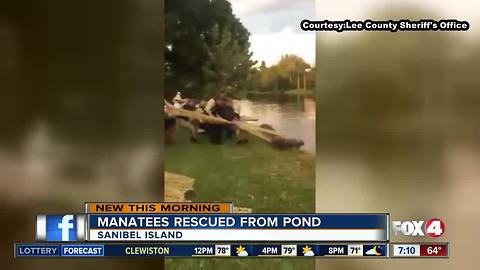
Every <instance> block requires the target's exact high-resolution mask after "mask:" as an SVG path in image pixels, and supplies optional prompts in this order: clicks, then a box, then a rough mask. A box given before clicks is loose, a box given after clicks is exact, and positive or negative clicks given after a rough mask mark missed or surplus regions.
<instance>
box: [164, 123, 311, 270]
mask: <svg viewBox="0 0 480 270" xmlns="http://www.w3.org/2000/svg"><path fill="white" fill-rule="evenodd" d="M177 135H178V136H177V144H175V145H168V146H167V147H166V153H165V169H166V170H167V171H171V172H174V173H179V174H184V175H186V176H189V177H192V178H194V179H196V181H195V193H196V197H195V199H194V200H195V201H232V202H234V203H235V205H237V206H240V207H248V208H252V209H253V212H254V213H275V212H278V213H280V212H292V213H293V212H298V213H300V212H314V210H315V158H314V156H313V155H311V154H308V153H305V152H303V151H300V150H296V149H292V150H287V151H280V150H277V149H274V148H273V147H272V146H270V145H269V144H267V143H265V142H263V141H260V140H259V139H256V138H253V137H249V140H250V141H249V143H248V144H246V145H241V146H239V145H237V144H235V143H234V142H232V141H229V142H227V143H225V144H224V145H220V146H219V145H212V144H210V143H209V142H208V140H207V138H206V137H204V136H201V137H200V140H201V142H200V144H193V143H191V142H190V141H189V140H188V138H187V136H186V134H185V133H184V132H182V131H178V132H177ZM313 265H314V262H313V260H308V261H307V260H279V259H257V260H252V259H216V260H211V259H206V260H198V259H196V260H193V259H173V260H167V264H166V266H167V269H253V268H258V269H312V268H313Z"/></svg>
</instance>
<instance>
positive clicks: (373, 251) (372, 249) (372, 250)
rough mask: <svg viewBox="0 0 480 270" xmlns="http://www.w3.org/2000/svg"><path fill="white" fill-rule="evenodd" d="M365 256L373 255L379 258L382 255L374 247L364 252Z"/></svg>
mask: <svg viewBox="0 0 480 270" xmlns="http://www.w3.org/2000/svg"><path fill="white" fill-rule="evenodd" d="M365 254H366V255H375V256H380V255H382V253H380V252H378V251H377V246H374V247H373V248H371V249H369V250H367V252H365Z"/></svg>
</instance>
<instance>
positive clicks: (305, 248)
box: [302, 246, 312, 254]
mask: <svg viewBox="0 0 480 270" xmlns="http://www.w3.org/2000/svg"><path fill="white" fill-rule="evenodd" d="M302 249H303V254H305V253H307V252H309V251H312V248H311V247H309V246H305V247H304V248H302Z"/></svg>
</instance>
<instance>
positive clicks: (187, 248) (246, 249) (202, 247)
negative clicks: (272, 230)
mask: <svg viewBox="0 0 480 270" xmlns="http://www.w3.org/2000/svg"><path fill="white" fill-rule="evenodd" d="M388 254H389V252H388V245H387V244H384V243H350V244H348V243H347V244H108V243H95V244H16V245H15V257H17V258H36V257H64V258H72V257H75V258H78V257H332V258H346V257H355V258H386V257H388Z"/></svg>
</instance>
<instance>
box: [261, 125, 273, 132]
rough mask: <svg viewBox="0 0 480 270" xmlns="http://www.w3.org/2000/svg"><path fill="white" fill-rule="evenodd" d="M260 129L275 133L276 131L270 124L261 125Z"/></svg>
mask: <svg viewBox="0 0 480 270" xmlns="http://www.w3.org/2000/svg"><path fill="white" fill-rule="evenodd" d="M260 127H261V128H263V129H268V130H271V131H274V130H275V129H273V127H272V126H270V125H269V124H261V125H260Z"/></svg>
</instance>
